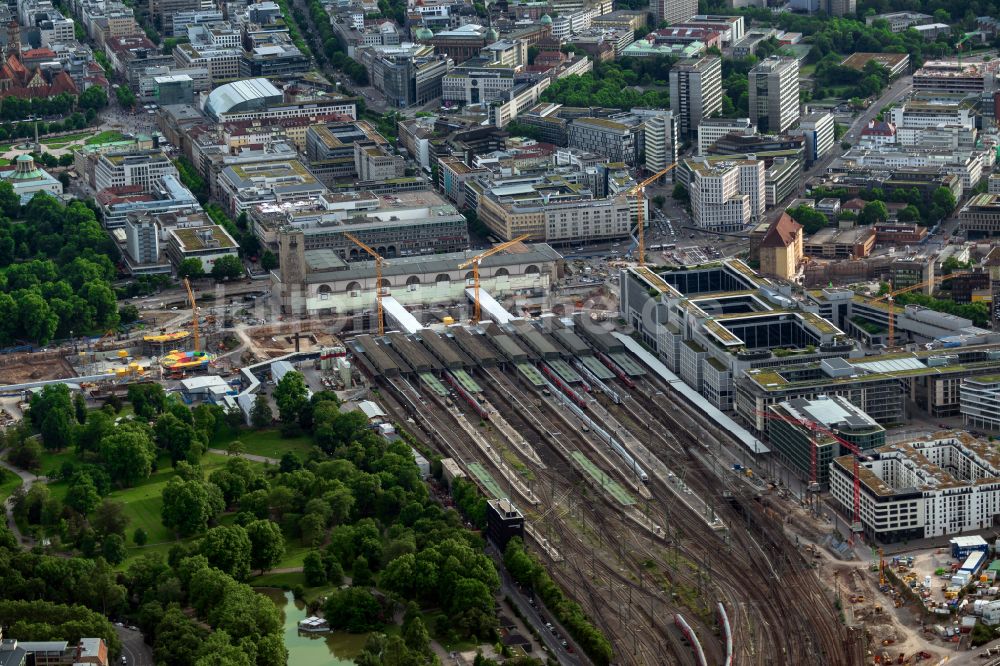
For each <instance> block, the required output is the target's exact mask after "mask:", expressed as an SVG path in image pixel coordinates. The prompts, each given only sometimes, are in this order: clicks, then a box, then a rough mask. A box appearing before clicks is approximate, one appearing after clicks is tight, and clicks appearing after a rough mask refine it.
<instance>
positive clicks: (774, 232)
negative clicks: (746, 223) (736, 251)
mask: <svg viewBox="0 0 1000 666" xmlns="http://www.w3.org/2000/svg"><path fill="white" fill-rule="evenodd" d="M765 224H766V223H765ZM802 235H803V234H802V225H801V224H799V223H798V222H796V221H795V220H793V219H792V218H791V216H789V215H788V213H782V214H781V216H780V217H779V218H778V219H777V220H775V221H774V222H773V223H772V224H771V225H770V226H768V227H767V231H766V232H765V233H764V236H763V238H761V240H760V244H759V246H758V249H757V258H758V261H759V262H760V274H761V275H764V276H767V277H778V278H781V279H783V280H791V279H793V278H794V277H795V276H796V275H797V274H798V271H799V265H800V264H801V263H802V258H803V250H802Z"/></svg>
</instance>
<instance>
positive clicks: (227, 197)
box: [218, 159, 326, 217]
mask: <svg viewBox="0 0 1000 666" xmlns="http://www.w3.org/2000/svg"><path fill="white" fill-rule="evenodd" d="M218 188H219V198H220V199H221V201H222V203H223V205H224V206H225V207H226V209H227V210H228V212H229V214H230V215H232V216H233V217H237V216H238V215H239V214H240V213H242V212H243V211H245V210H247V209H249V208H250V207H251V206H253V205H256V204H259V203H265V202H275V203H281V202H282V201H285V200H287V199H301V198H303V197H310V196H319V195H321V194H323V193H325V192H326V186H325V185H323V183H321V182H320V181H319V179H317V178H316V176H314V175H313V174H312V172H311V171H309V169H307V168H306V167H305V165H304V164H302V163H301V162H300V161H298V160H296V159H285V160H279V161H269V162H260V163H249V164H239V165H233V166H227V167H226V168H224V169H223V170H222V171H221V172H220V173H219V177H218Z"/></svg>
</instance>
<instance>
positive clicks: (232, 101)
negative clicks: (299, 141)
mask: <svg viewBox="0 0 1000 666" xmlns="http://www.w3.org/2000/svg"><path fill="white" fill-rule="evenodd" d="M203 110H204V112H205V115H206V116H207V117H208V118H209V119H211V120H213V121H215V122H218V123H228V122H232V121H237V120H282V119H286V118H309V117H315V116H319V115H323V114H339V115H342V116H346V119H351V120H353V119H355V118H357V108H356V106H355V103H354V98H352V97H346V96H344V95H337V94H324V95H316V96H312V97H305V98H300V99H297V100H296V99H288V100H286V99H285V95H284V94H283V93H282V92H281V91H280V90H278V89H277V88H275V87H274V85H273V84H272V83H271V82H270V81H268V80H267V79H247V80H244V81H234V82H233V83H226V84H224V85H221V86H219V87H217V88H215V89H214V90H213V91H212V92H211V93H209V94H208V96H207V97H206V98H205V103H204V106H203ZM303 134H304V132H303Z"/></svg>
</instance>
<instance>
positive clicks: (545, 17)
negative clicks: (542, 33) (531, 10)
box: [538, 14, 552, 25]
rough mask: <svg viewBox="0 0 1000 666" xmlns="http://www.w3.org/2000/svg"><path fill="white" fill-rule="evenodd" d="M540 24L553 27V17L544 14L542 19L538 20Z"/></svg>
mask: <svg viewBox="0 0 1000 666" xmlns="http://www.w3.org/2000/svg"><path fill="white" fill-rule="evenodd" d="M538 22H539V23H544V24H545V25H552V17H551V16H549V15H548V14H542V18H540V19H538Z"/></svg>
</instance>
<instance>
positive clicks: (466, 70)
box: [441, 58, 515, 104]
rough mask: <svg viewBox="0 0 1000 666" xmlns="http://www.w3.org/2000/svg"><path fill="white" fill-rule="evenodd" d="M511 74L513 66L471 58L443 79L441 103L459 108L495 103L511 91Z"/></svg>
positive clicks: (512, 74)
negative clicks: (451, 103)
mask: <svg viewBox="0 0 1000 666" xmlns="http://www.w3.org/2000/svg"><path fill="white" fill-rule="evenodd" d="M514 74H515V66H514V65H504V64H501V63H499V62H489V61H487V60H486V59H484V58H471V59H469V60H466V61H465V62H464V63H462V64H461V65H458V66H457V67H455V68H454V69H452V70H451V71H449V72H448V73H447V74H445V75H444V78H443V79H442V81H441V99H442V100H444V101H446V102H459V103H461V104H480V103H486V104H490V103H492V102H496V101H498V100H501V99H503V97H504V93H506V92H507V91H509V90H510V89H511V88H513V87H514Z"/></svg>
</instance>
